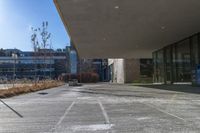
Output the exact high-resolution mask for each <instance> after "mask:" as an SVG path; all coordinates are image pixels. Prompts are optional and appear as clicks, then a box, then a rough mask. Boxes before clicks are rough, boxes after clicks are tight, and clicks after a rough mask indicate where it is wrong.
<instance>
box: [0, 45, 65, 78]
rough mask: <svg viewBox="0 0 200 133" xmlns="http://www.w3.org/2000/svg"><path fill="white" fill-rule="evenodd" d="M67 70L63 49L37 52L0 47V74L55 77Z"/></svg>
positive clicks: (2, 75)
mask: <svg viewBox="0 0 200 133" xmlns="http://www.w3.org/2000/svg"><path fill="white" fill-rule="evenodd" d="M68 71H69V67H68V64H67V55H66V50H65V49H59V50H56V51H55V50H52V49H40V50H39V51H38V52H31V51H21V50H18V49H0V76H1V77H7V78H9V79H12V78H14V77H15V78H31V79H32V78H35V77H37V78H57V77H58V76H59V75H60V74H62V73H66V72H68Z"/></svg>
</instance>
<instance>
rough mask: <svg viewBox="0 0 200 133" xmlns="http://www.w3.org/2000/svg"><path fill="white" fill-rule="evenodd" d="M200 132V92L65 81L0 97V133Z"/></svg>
mask: <svg viewBox="0 0 200 133" xmlns="http://www.w3.org/2000/svg"><path fill="white" fill-rule="evenodd" d="M186 87H187V86H186ZM199 131H200V95H199V94H195V93H185V92H181V91H172V90H164V89H158V88H156V87H155V86H152V87H150V86H148V87H145V86H130V85H109V84H90V85H84V86H81V87H68V86H67V85H65V86H62V87H58V88H52V89H49V90H43V91H39V92H35V93H31V94H26V95H21V96H16V97H13V98H8V99H3V100H1V101H0V133H50V132H55V133H135V132H140V133H158V132H162V133H169V132H174V133H183V132H184V133H191V132H194V133H196V132H199Z"/></svg>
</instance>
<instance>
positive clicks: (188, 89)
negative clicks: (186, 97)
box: [134, 85, 200, 94]
mask: <svg viewBox="0 0 200 133" xmlns="http://www.w3.org/2000/svg"><path fill="white" fill-rule="evenodd" d="M134 86H139V87H146V88H152V89H159V90H168V91H176V92H185V93H194V94H200V87H194V86H192V85H134Z"/></svg>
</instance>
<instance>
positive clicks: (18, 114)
mask: <svg viewBox="0 0 200 133" xmlns="http://www.w3.org/2000/svg"><path fill="white" fill-rule="evenodd" d="M0 101H1V102H2V103H3V104H4V105H5V106H6V107H8V108H9V109H10V110H12V111H13V112H14V113H15V114H16V115H17V116H19V117H20V118H23V116H22V115H21V114H20V113H18V112H17V111H16V110H14V109H13V108H12V107H10V106H9V105H8V104H6V103H5V102H4V101H3V100H1V99H0Z"/></svg>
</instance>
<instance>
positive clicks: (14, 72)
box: [12, 51, 17, 87]
mask: <svg viewBox="0 0 200 133" xmlns="http://www.w3.org/2000/svg"><path fill="white" fill-rule="evenodd" d="M12 57H13V61H14V62H13V87H14V86H15V77H16V59H17V54H16V53H15V51H14V53H13V54H12Z"/></svg>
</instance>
